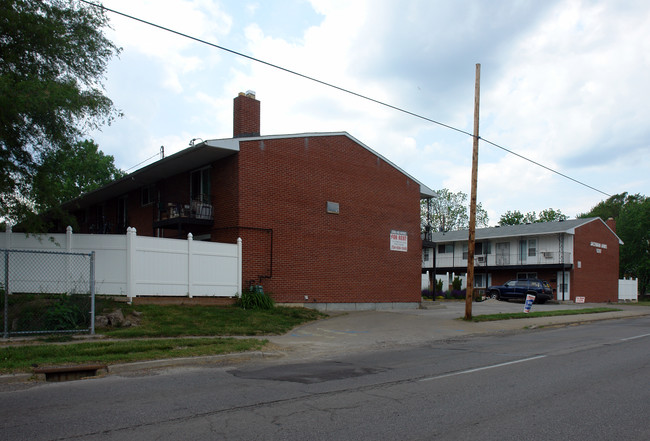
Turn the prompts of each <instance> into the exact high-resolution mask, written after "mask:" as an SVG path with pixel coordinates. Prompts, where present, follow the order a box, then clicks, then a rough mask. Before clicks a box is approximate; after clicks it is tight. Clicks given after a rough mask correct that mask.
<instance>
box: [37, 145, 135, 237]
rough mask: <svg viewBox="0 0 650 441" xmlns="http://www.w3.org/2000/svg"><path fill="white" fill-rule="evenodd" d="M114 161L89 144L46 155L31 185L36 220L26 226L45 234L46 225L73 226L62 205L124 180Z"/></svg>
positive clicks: (50, 152)
mask: <svg viewBox="0 0 650 441" xmlns="http://www.w3.org/2000/svg"><path fill="white" fill-rule="evenodd" d="M113 161H114V159H113V156H111V155H105V154H104V153H103V152H102V151H100V150H99V148H98V147H97V144H95V142H94V141H91V140H85V141H82V142H78V143H76V144H74V145H72V146H65V147H63V148H61V149H58V150H52V151H49V152H48V153H46V154H45V155H44V157H43V161H42V163H41V164H40V165H39V166H38V169H37V171H36V174H35V175H34V179H33V183H32V188H31V194H30V200H31V201H32V205H33V209H34V212H35V214H37V216H34V217H32V216H28V217H27V218H26V219H25V220H26V221H29V223H28V226H29V227H30V228H32V229H36V230H45V229H48V227H50V226H52V225H49V224H47V222H48V221H49V222H54V223H64V224H68V223H70V222H73V219H72V218H71V217H70V216H68V215H67V213H66V212H65V211H63V210H62V209H61V204H62V203H64V202H67V201H70V200H72V199H74V198H76V197H78V196H80V195H82V194H83V193H87V192H89V191H92V190H95V189H97V188H99V187H101V186H103V185H106V184H108V183H109V182H111V181H113V180H115V179H117V178H121V177H122V176H124V173H123V172H122V171H121V170H119V169H118V168H117V167H115V164H114V162H113ZM43 222H46V224H45V225H43Z"/></svg>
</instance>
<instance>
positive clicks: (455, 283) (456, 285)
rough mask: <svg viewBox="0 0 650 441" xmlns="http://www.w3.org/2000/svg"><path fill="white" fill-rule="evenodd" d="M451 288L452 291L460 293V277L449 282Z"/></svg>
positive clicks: (461, 282) (461, 283)
mask: <svg viewBox="0 0 650 441" xmlns="http://www.w3.org/2000/svg"><path fill="white" fill-rule="evenodd" d="M451 286H452V288H453V290H454V291H460V288H461V287H462V286H463V281H462V280H460V277H458V276H456V277H454V280H453V281H452V282H451Z"/></svg>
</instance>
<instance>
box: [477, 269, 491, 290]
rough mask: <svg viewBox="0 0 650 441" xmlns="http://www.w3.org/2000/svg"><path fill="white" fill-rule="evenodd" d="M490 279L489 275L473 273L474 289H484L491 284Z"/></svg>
mask: <svg viewBox="0 0 650 441" xmlns="http://www.w3.org/2000/svg"><path fill="white" fill-rule="evenodd" d="M491 279H492V278H491V277H490V275H489V274H484V273H475V274H474V288H486V287H488V286H490V284H491Z"/></svg>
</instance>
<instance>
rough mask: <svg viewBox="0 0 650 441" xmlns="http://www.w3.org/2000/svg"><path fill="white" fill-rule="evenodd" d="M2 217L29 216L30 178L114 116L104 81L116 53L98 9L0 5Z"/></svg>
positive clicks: (56, 3) (44, 1)
mask: <svg viewBox="0 0 650 441" xmlns="http://www.w3.org/2000/svg"><path fill="white" fill-rule="evenodd" d="M0 5H1V6H0V165H1V166H2V169H3V174H2V177H1V178H0V216H2V217H4V218H6V219H12V220H14V221H16V220H19V219H20V218H21V216H22V215H24V214H25V212H26V211H28V210H29V201H27V200H26V199H25V197H24V195H25V194H28V193H29V189H30V187H31V185H32V181H33V177H34V174H35V172H36V170H37V168H38V166H39V164H41V162H42V161H43V159H44V158H45V157H47V156H48V154H50V152H52V151H56V150H60V149H65V148H70V146H72V145H74V144H75V143H76V142H78V141H79V140H80V139H81V137H82V135H83V133H84V132H85V131H87V130H89V129H93V128H96V127H98V126H100V125H102V124H105V123H110V122H111V121H112V120H113V119H114V118H115V117H116V116H119V112H117V111H116V110H115V108H114V107H113V103H112V101H111V100H110V99H109V98H107V97H106V96H104V93H103V87H102V84H101V80H102V79H103V75H104V72H105V71H106V68H107V64H108V62H109V60H110V59H111V58H112V56H113V55H116V54H117V53H119V49H118V48H117V47H116V46H115V45H113V43H111V42H110V41H109V40H108V39H106V37H105V36H104V35H103V33H102V28H103V27H104V26H106V25H107V24H108V21H107V18H106V17H105V15H104V13H103V11H102V9H100V8H96V7H90V6H84V5H82V4H81V3H79V2H77V1H65V0H0Z"/></svg>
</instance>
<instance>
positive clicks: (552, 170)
mask: <svg viewBox="0 0 650 441" xmlns="http://www.w3.org/2000/svg"><path fill="white" fill-rule="evenodd" d="M80 1H81V2H82V3H86V4H88V5H91V6H95V7H98V8H101V9H103V10H106V11H109V12H112V13H113V14H117V15H121V16H122V17H126V18H128V19H131V20H134V21H138V22H140V23H143V24H146V25H148V26H152V27H154V28H158V29H161V30H163V31H166V32H170V33H172V34H176V35H178V36H181V37H184V38H187V39H190V40H194V41H196V42H198V43H201V44H205V45H207V46H211V47H214V48H216V49H219V50H222V51H224V52H228V53H231V54H233V55H237V56H239V57H243V58H246V59H248V60H251V61H255V62H257V63H260V64H264V65H266V66H269V67H272V68H274V69H278V70H281V71H283V72H286V73H289V74H291V75H295V76H298V77H301V78H304V79H306V80H309V81H313V82H316V83H318V84H321V85H323V86H327V87H330V88H332V89H336V90H339V91H341V92H344V93H347V94H349V95H353V96H356V97H358V98H361V99H364V100H367V101H370V102H373V103H375V104H379V105H380V106H384V107H387V108H389V109H393V110H396V111H398V112H401V113H404V114H406V115H410V116H413V117H415V118H419V119H421V120H424V121H427V122H430V123H433V124H436V125H439V126H441V127H444V128H447V129H450V130H453V131H455V132H458V133H462V134H464V135H467V136H471V137H472V138H473V137H474V136H475V135H474V134H472V133H470V132H468V131H466V130H462V129H459V128H457V127H453V126H450V125H448V124H445V123H442V122H440V121H436V120H434V119H431V118H427V117H426V116H423V115H420V114H417V113H415V112H411V111H409V110H406V109H403V108H401V107H397V106H394V105H392V104H388V103H386V102H383V101H380V100H377V99H375V98H371V97H369V96H367V95H363V94H361V93H358V92H354V91H352V90H350V89H346V88H344V87H341V86H337V85H335V84H332V83H328V82H326V81H323V80H319V79H318V78H314V77H311V76H309V75H305V74H302V73H300V72H296V71H294V70H291V69H288V68H286V67H282V66H279V65H277V64H273V63H270V62H268V61H264V60H261V59H259V58H255V57H253V56H251V55H246V54H244V53H242V52H238V51H235V50H233V49H228V48H227V47H224V46H220V45H218V44H215V43H211V42H209V41H206V40H203V39H200V38H198V37H193V36H191V35H188V34H185V33H182V32H179V31H176V30H173V29H170V28H167V27H165V26H162V25H159V24H156V23H152V22H150V21H147V20H143V19H141V18H138V17H134V16H132V15H129V14H125V13H124V12H120V11H117V10H115V9H111V8H107V7H106V6H104V5H102V4H97V3H93V2H91V1H88V0H80ZM478 139H479V140H483V141H484V142H486V143H487V144H490V145H492V146H494V147H496V148H498V149H501V150H503V151H505V152H507V153H510V154H512V155H515V156H517V157H519V158H521V159H523V160H525V161H528V162H530V163H532V164H534V165H537V166H538V167H542V168H543V169H545V170H548V171H550V172H552V173H555V174H557V175H559V176H561V177H563V178H566V179H569V180H571V181H573V182H575V183H577V184H580V185H582V186H584V187H587V188H589V189H591V190H594V191H596V192H598V193H601V194H604V195H605V196H608V197H611V195H610V194H608V193H605V192H604V191H602V190H599V189H597V188H595V187H592V186H591V185H589V184H586V183H584V182H582V181H579V180H577V179H574V178H572V177H570V176H568V175H566V174H564V173H561V172H559V171H557V170H554V169H552V168H551V167H548V166H545V165H543V164H540V163H539V162H536V161H534V160H532V159H530V158H527V157H525V156H523V155H520V154H519V153H515V152H514V151H512V150H510V149H507V148H505V147H503V146H501V145H499V144H497V143H495V142H492V141H489V140H487V139H485V138H482V137H480V136H478ZM149 159H151V158H149ZM138 165H139V164H138ZM136 167H137V165H136ZM132 168H133V167H132ZM129 170H131V169H129Z"/></svg>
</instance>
